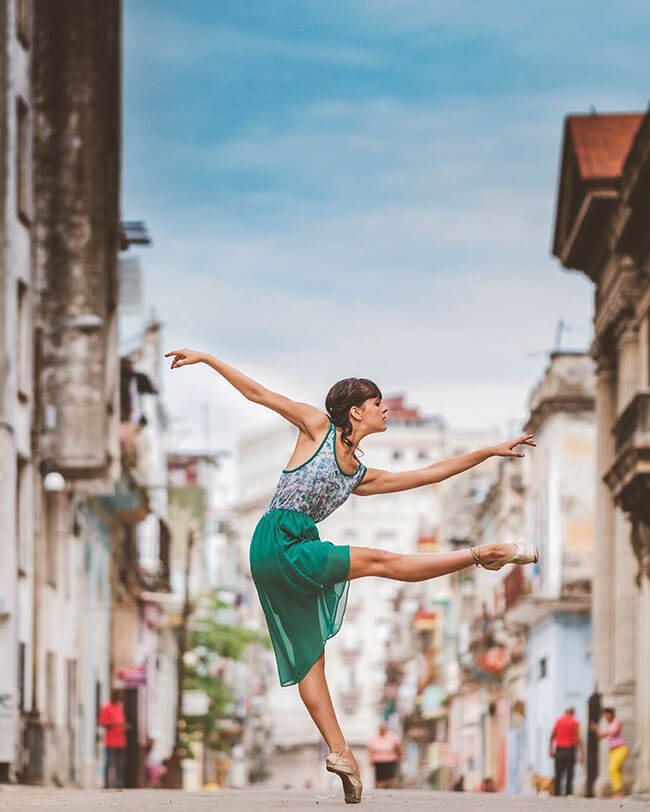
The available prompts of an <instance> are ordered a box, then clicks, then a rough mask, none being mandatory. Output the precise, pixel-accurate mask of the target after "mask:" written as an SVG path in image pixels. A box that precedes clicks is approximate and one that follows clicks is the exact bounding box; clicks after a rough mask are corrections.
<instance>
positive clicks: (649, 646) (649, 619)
mask: <svg viewBox="0 0 650 812" xmlns="http://www.w3.org/2000/svg"><path fill="white" fill-rule="evenodd" d="M634 530H635V533H636V534H637V539H636V542H637V544H638V545H639V546H640V547H642V549H643V551H644V556H643V563H644V564H645V567H644V566H642V567H641V572H640V579H641V580H640V591H639V636H638V641H639V645H638V660H637V685H639V687H640V690H639V691H638V692H637V697H636V716H637V724H638V731H639V732H638V748H637V749H638V756H637V763H636V780H635V782H634V790H635V792H643V793H646V792H650V690H649V689H648V686H650V566H649V562H650V524H647V523H646V522H643V521H641V520H639V521H638V522H637V523H636V525H635V528H634Z"/></svg>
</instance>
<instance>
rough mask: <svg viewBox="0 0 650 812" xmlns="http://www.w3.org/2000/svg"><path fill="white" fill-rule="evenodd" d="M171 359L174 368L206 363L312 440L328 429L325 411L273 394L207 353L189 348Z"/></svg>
mask: <svg viewBox="0 0 650 812" xmlns="http://www.w3.org/2000/svg"><path fill="white" fill-rule="evenodd" d="M171 356H173V359H172V363H171V368H172V369H177V368H178V367H184V366H189V365H190V364H200V363H203V364H207V365H208V366H209V367H212V369H214V370H215V372H218V373H219V374H220V375H221V376H222V377H223V378H225V379H226V380H227V381H228V383H230V384H232V386H234V387H235V389H237V390H238V391H239V392H241V393H242V395H243V396H244V397H245V398H246V399H247V400H250V401H252V402H253V403H259V404H261V405H262V406H266V407H267V408H268V409H272V410H273V411H274V412H277V413H278V414H279V415H282V417H284V418H285V420H288V421H289V422H290V423H293V425H294V426H297V427H298V428H299V429H300V431H302V432H304V433H305V434H307V435H308V436H309V437H311V438H312V439H316V438H318V437H319V436H320V435H322V433H323V431H324V430H325V428H326V427H327V426H329V418H328V416H327V415H326V414H325V413H324V412H321V411H320V410H319V409H316V408H315V407H314V406H310V405H309V404H308V403H299V402H297V401H295V400H291V399H290V398H287V397H285V396H284V395H280V394H278V393H277V392H272V391H271V390H270V389H267V388H266V387H265V386H262V384H260V383H258V382H257V381H254V380H253V379H252V378H249V377H248V376H247V375H244V373H243V372H239V371H238V370H236V369H234V368H233V367H231V366H228V364H225V363H224V362H223V361H220V360H218V359H217V358H215V357H214V356H212V355H209V354H208V353H205V352H197V351H196V350H188V349H183V350H172V351H171V352H168V353H165V358H170V357H171Z"/></svg>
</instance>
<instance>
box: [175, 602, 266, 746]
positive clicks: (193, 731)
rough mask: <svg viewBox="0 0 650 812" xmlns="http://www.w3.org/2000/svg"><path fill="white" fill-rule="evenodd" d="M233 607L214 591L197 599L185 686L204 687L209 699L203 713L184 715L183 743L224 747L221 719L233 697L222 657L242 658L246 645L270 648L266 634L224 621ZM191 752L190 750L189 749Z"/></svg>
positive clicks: (230, 705) (192, 619)
mask: <svg viewBox="0 0 650 812" xmlns="http://www.w3.org/2000/svg"><path fill="white" fill-rule="evenodd" d="M230 608H231V607H230V606H229V605H228V604H226V603H224V602H223V601H221V600H219V598H217V597H216V596H215V595H213V594H209V595H204V596H202V597H201V598H199V600H198V601H197V603H196V606H195V607H194V611H193V613H192V617H191V620H190V628H189V640H188V654H190V655H191V656H190V657H186V660H185V663H186V665H185V679H184V682H183V690H186V691H189V690H201V691H204V692H205V693H206V694H207V696H208V699H209V705H208V712H207V713H206V714H205V715H203V716H187V715H183V736H182V738H183V744H184V746H185V749H186V752H187V746H188V745H189V743H190V741H191V740H194V741H196V740H203V742H204V744H205V745H206V746H207V747H209V748H211V749H213V750H221V749H223V744H222V742H221V740H220V738H219V736H218V730H219V722H220V720H222V719H225V718H228V717H229V716H230V714H231V712H232V707H233V698H232V696H231V695H230V693H229V691H228V688H227V686H226V684H225V682H224V679H223V677H222V676H221V675H220V673H219V670H218V662H219V658H228V659H232V660H240V659H241V658H242V657H243V656H244V654H245V652H246V648H247V646H249V645H250V644H251V643H259V644H262V645H264V646H266V647H267V648H268V647H269V646H270V641H269V638H268V636H267V635H261V634H258V633H257V632H253V631H249V630H247V629H242V628H241V627H239V626H236V625H234V624H232V623H226V622H223V620H221V619H220V616H222V615H223V614H224V612H225V611H227V610H228V609H230ZM187 754H188V755H189V753H187Z"/></svg>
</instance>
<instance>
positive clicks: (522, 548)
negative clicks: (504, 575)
mask: <svg viewBox="0 0 650 812" xmlns="http://www.w3.org/2000/svg"><path fill="white" fill-rule="evenodd" d="M513 544H514V546H515V552H514V553H513V554H512V555H511V556H510V558H506V559H505V560H504V561H497V562H495V563H494V564H486V562H485V561H483V560H482V558H481V556H480V555H479V554H478V553H477V550H480V549H481V548H480V547H470V552H471V554H472V556H473V558H474V561H475V562H476V566H477V567H483V568H484V569H486V570H500V569H501V567H505V565H506V564H536V563H537V562H538V561H539V547H537V545H535V544H516V543H514V542H513Z"/></svg>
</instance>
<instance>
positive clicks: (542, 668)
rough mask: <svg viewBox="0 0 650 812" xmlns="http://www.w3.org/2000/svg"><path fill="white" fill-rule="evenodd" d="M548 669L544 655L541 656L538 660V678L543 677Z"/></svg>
mask: <svg viewBox="0 0 650 812" xmlns="http://www.w3.org/2000/svg"><path fill="white" fill-rule="evenodd" d="M547 671H548V663H547V662H546V657H541V658H540V661H539V679H544V677H545V676H546V674H547Z"/></svg>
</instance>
